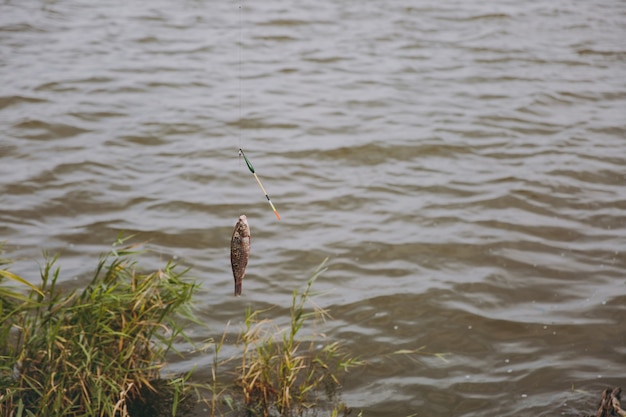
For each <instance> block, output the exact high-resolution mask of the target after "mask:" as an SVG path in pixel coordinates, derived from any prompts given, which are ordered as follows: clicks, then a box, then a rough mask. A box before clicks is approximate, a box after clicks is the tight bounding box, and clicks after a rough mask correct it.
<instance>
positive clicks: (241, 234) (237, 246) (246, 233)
mask: <svg viewBox="0 0 626 417" xmlns="http://www.w3.org/2000/svg"><path fill="white" fill-rule="evenodd" d="M248 258H250V227H249V226H248V219H247V217H246V215H245V214H242V215H241V216H239V221H237V224H236V225H235V230H234V231H233V237H232V239H231V240H230V265H231V266H232V268H233V278H234V279H235V296H239V295H241V287H242V283H243V277H244V275H246V267H247V266H248Z"/></svg>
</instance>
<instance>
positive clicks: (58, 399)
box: [0, 237, 360, 417]
mask: <svg viewBox="0 0 626 417" xmlns="http://www.w3.org/2000/svg"><path fill="white" fill-rule="evenodd" d="M125 240H126V239H122V238H121V237H120V238H118V241H117V242H116V243H115V244H114V245H113V247H112V249H111V250H110V251H109V252H108V253H107V254H105V255H103V256H101V257H100V259H99V262H98V265H97V267H96V270H95V273H94V276H93V278H92V280H91V281H90V282H89V284H88V285H87V286H86V287H85V288H83V289H80V290H74V291H64V290H63V288H62V287H63V286H62V285H60V282H61V281H60V280H59V276H60V272H61V270H60V268H58V267H57V266H56V264H57V257H50V256H46V255H45V264H44V265H43V266H42V268H41V271H40V283H39V284H38V285H34V284H32V283H30V282H29V281H27V280H25V279H23V278H21V277H19V276H17V275H15V274H13V273H12V272H10V271H8V270H7V269H6V268H5V267H3V265H5V264H6V263H8V261H7V260H3V259H0V284H2V285H0V323H2V326H0V417H33V416H50V417H56V416H59V417H60V416H64V417H66V416H69V417H87V416H89V417H104V416H107V417H108V416H111V417H143V416H146V417H147V416H151V417H152V416H176V415H188V413H189V410H190V408H191V407H192V406H193V404H194V401H191V400H201V401H203V402H205V404H206V405H207V406H208V408H209V415H211V416H216V415H229V416H237V415H246V416H254V415H258V416H260V415H263V416H265V417H269V416H296V415H298V416H302V415H308V414H309V410H314V411H313V414H315V415H323V413H324V412H326V411H327V412H328V413H327V415H331V416H339V415H347V413H348V411H349V410H348V409H347V408H346V407H345V406H344V405H343V404H339V402H338V401H337V398H336V393H337V389H338V387H339V386H340V376H341V373H343V372H345V371H347V370H348V369H349V368H350V367H352V366H355V365H359V364H360V362H359V361H358V360H356V359H353V358H350V357H349V356H348V355H347V354H345V353H344V352H343V349H342V348H341V346H340V345H339V344H338V343H336V342H334V343H331V342H328V341H327V340H326V338H325V335H323V334H322V333H320V332H318V331H316V329H317V328H318V325H319V324H320V322H322V321H324V320H325V319H327V318H329V317H330V316H329V314H328V312H327V311H326V310H324V309H322V308H320V307H318V306H317V305H316V304H315V303H314V302H313V300H312V295H313V293H312V285H313V283H314V282H315V280H316V279H317V277H318V276H319V275H320V274H321V273H323V272H324V271H325V270H326V268H325V262H324V263H322V264H321V265H320V266H319V268H318V269H317V270H316V271H315V273H314V274H313V276H312V278H311V279H310V280H309V281H308V283H307V285H306V288H305V289H304V290H302V291H300V292H299V291H297V290H296V291H294V292H293V297H292V303H291V308H290V310H289V315H288V324H286V325H284V326H280V325H278V324H276V322H277V320H281V318H278V319H273V320H269V319H264V318H262V316H263V315H264V314H265V313H266V311H261V310H257V311H253V310H251V309H248V310H247V311H246V315H245V326H244V329H242V331H241V334H240V337H239V343H238V344H237V346H238V347H240V348H241V350H240V351H236V352H235V353H234V354H233V355H231V356H230V357H227V358H226V359H221V358H219V359H218V356H219V355H220V352H221V350H222V347H223V345H224V343H225V341H226V340H227V338H226V335H227V330H225V331H224V333H223V335H222V337H221V339H219V340H216V341H214V340H208V341H207V343H206V345H205V347H212V348H213V350H214V361H213V363H212V366H211V376H210V380H209V381H205V382H194V376H193V375H192V374H193V370H191V371H189V372H188V373H187V374H185V375H181V376H177V377H173V378H162V376H161V371H162V370H163V366H164V364H165V360H166V357H167V355H168V354H170V353H176V350H175V347H174V343H175V342H176V343H178V342H179V341H181V340H182V341H185V342H186V344H187V345H192V346H193V345H194V344H193V342H192V341H191V340H190V338H189V337H188V336H187V335H186V334H185V332H184V329H183V326H185V324H187V323H189V322H190V321H193V322H195V323H196V325H201V324H200V323H198V322H197V320H196V319H195V318H194V315H193V312H192V304H191V299H192V296H193V294H194V292H195V289H196V288H197V287H196V285H195V284H193V283H189V282H186V280H183V276H184V275H185V274H186V273H187V272H188V270H181V269H180V268H178V267H177V266H176V265H175V264H173V263H171V262H169V263H167V264H166V265H165V266H164V267H163V268H161V269H159V270H157V271H155V272H149V273H143V272H141V271H140V270H139V268H138V267H137V265H136V262H135V260H134V258H135V256H136V255H137V253H138V252H139V251H138V250H137V246H131V245H126V244H125ZM118 248H120V249H118ZM7 280H8V281H12V282H15V283H18V284H20V285H22V287H25V288H27V289H29V292H28V293H24V292H20V291H16V290H13V289H11V288H10V287H9V286H7V285H6V282H3V281H7ZM226 329H228V325H226ZM203 350H204V349H203ZM235 363H240V365H234V364H235ZM224 367H227V368H228V370H227V371H224V370H223V368H224ZM233 370H234V371H235V377H234V381H233V375H232V373H231V372H232V371H233ZM233 382H234V383H233ZM316 412H317V413H316ZM319 412H321V413H322V414H319Z"/></svg>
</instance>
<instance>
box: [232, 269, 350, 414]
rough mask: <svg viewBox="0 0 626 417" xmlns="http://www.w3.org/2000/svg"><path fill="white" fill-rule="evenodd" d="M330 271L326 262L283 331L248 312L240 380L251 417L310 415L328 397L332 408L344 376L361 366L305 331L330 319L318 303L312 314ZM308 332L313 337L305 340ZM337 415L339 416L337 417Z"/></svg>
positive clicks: (296, 299) (320, 336)
mask: <svg viewBox="0 0 626 417" xmlns="http://www.w3.org/2000/svg"><path fill="white" fill-rule="evenodd" d="M324 271H325V268H324V263H322V265H320V267H319V268H318V269H317V271H316V272H315V274H314V275H313V277H312V278H311V279H310V280H309V281H308V284H307V286H306V288H305V289H304V291H303V292H302V293H300V294H299V293H298V291H297V290H296V291H294V293H293V299H292V304H291V309H290V323H289V325H288V326H286V327H284V328H280V327H279V326H276V325H275V324H274V323H273V322H272V321H270V320H261V319H260V318H259V316H260V314H261V313H262V311H254V312H252V311H251V310H250V309H248V311H247V313H246V321H245V330H244V331H243V332H242V334H241V336H240V342H241V344H242V345H243V351H242V357H241V365H240V366H239V367H238V368H237V377H236V385H237V386H238V387H239V388H240V390H241V393H242V395H243V400H244V402H245V404H246V407H247V413H248V414H252V415H263V416H266V417H267V416H300V415H305V414H306V413H307V410H309V409H311V408H313V407H314V406H316V405H319V404H320V402H321V400H320V393H325V395H326V401H327V402H328V403H331V402H332V401H333V400H334V395H335V393H336V390H337V387H338V386H339V379H338V375H339V373H340V372H342V371H347V370H348V368H350V367H351V366H355V365H358V364H360V362H359V361H358V360H356V359H353V358H350V357H348V356H347V355H345V354H344V353H343V352H342V350H341V349H340V346H339V344H338V343H336V342H335V343H328V344H324V343H321V341H320V339H323V338H324V335H323V334H320V333H315V332H312V331H311V330H310V328H309V327H305V325H306V324H312V326H313V328H314V327H315V323H317V322H318V321H320V320H324V319H325V318H327V317H329V316H328V312H327V311H325V310H323V309H321V308H319V307H318V306H316V305H315V304H312V305H313V309H312V310H307V304H309V302H311V295H312V294H311V286H312V285H313V282H314V281H315V279H316V278H317V277H318V276H319V275H320V274H321V273H322V272H324ZM302 332H308V333H309V334H308V335H307V337H304V338H302V337H301V333H302ZM337 410H338V409H337V408H335V410H334V411H333V415H337Z"/></svg>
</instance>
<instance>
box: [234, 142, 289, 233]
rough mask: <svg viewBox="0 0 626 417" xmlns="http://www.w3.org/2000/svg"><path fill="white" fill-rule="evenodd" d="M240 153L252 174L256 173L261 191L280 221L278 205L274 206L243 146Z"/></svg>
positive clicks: (255, 177)
mask: <svg viewBox="0 0 626 417" xmlns="http://www.w3.org/2000/svg"><path fill="white" fill-rule="evenodd" d="M239 155H240V156H243V159H244V161H246V165H248V169H249V170H250V172H251V173H252V175H254V179H256V182H257V184H259V187H261V191H263V194H265V198H267V202H268V203H270V207H272V210H274V214H275V215H276V218H277V219H278V220H279V221H280V214H278V210H276V207H274V203H272V200H271V199H270V196H269V195H268V194H267V191H265V188H264V187H263V184H261V180H260V179H259V177H258V176H257V175H256V172H254V167H253V166H252V163H251V162H250V160H249V159H248V158H247V157H246V154H245V153H243V149H241V148H239Z"/></svg>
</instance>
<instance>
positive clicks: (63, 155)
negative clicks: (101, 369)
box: [0, 0, 626, 417]
mask: <svg viewBox="0 0 626 417" xmlns="http://www.w3.org/2000/svg"><path fill="white" fill-rule="evenodd" d="M240 6H241V8H240ZM624 38H626V3H624V2H620V1H609V0H605V1H590V2H565V1H556V2H555V1H547V0H534V1H527V2H521V3H520V2H510V1H507V2H497V3H492V4H485V3H484V2H478V1H470V2H466V1H465V2H425V1H414V2H400V1H394V0H389V1H370V2H356V1H342V2H331V1H315V2H314V1H298V2H289V1H284V0H268V1H264V2H254V3H252V2H248V1H245V0H244V1H242V2H233V1H229V2H226V1H223V2H204V1H182V2H166V1H156V2H141V3H140V2H121V1H109V2H99V3H94V2H87V1H68V0H59V1H55V2H39V1H31V0H25V1H19V2H18V1H6V2H4V3H3V4H2V5H0V77H1V80H2V87H0V124H1V125H2V128H3V129H2V130H3V133H2V135H1V136H0V234H1V236H2V239H3V240H5V241H6V242H7V243H6V244H5V249H4V251H5V254H4V255H5V256H10V257H11V258H13V259H17V260H18V262H17V263H16V264H14V265H13V267H12V270H13V271H15V272H18V273H20V274H23V275H26V276H32V277H36V275H37V271H38V267H39V264H40V263H41V255H40V253H41V249H42V248H43V249H47V250H48V251H49V252H53V253H54V252H58V251H62V256H61V259H60V265H61V266H62V268H63V271H64V275H63V276H64V278H63V279H64V280H65V281H66V283H67V285H77V286H79V285H82V284H84V283H85V281H86V280H87V279H88V278H89V277H90V274H91V273H92V271H93V268H94V267H95V263H96V255H97V254H99V253H101V252H103V251H105V250H106V249H107V247H108V246H109V245H110V244H111V243H112V242H113V241H114V239H115V237H116V235H117V234H118V233H119V232H121V231H125V232H126V233H127V234H132V233H135V234H137V235H138V237H137V238H136V239H138V240H146V241H149V243H148V244H147V246H148V247H149V248H150V249H152V251H153V252H152V253H151V254H149V255H146V257H145V258H142V259H143V261H142V262H144V264H147V266H153V265H159V264H162V263H163V262H164V261H165V260H167V259H170V258H172V257H175V258H176V259H177V260H178V261H179V262H180V263H182V264H183V265H186V266H191V267H192V268H193V269H192V275H193V276H195V277H197V279H198V281H199V282H200V283H201V285H202V291H201V293H200V295H199V297H200V298H199V299H198V300H197V302H198V305H199V306H200V311H199V314H200V315H201V316H202V318H203V320H205V321H206V322H207V323H208V324H209V326H210V329H211V332H210V333H209V334H205V333H204V332H205V330H202V329H190V330H191V331H192V332H195V334H196V336H197V337H198V339H201V338H204V337H210V336H213V337H219V335H221V333H222V332H223V331H224V326H225V323H226V322H228V321H231V328H230V329H231V332H232V333H233V335H234V334H235V333H236V331H237V329H238V326H239V325H240V322H241V319H242V317H243V314H244V311H245V309H246V307H247V306H248V305H253V306H254V307H263V306H270V305H277V306H279V308H277V309H275V310H273V312H272V313H271V314H270V315H272V314H273V315H275V317H276V318H277V319H278V320H279V321H280V320H282V318H281V317H282V315H283V314H284V313H285V308H286V307H287V306H288V305H289V302H290V299H291V293H292V291H293V289H295V288H301V287H302V286H303V285H304V284H305V282H306V280H307V278H308V276H309V274H310V273H311V271H313V270H314V268H315V267H316V266H317V265H318V264H319V263H320V262H321V261H322V260H323V259H324V258H325V257H329V271H328V272H326V273H325V274H324V275H323V276H322V277H321V278H320V279H319V280H318V282H317V283H316V290H319V291H321V292H322V293H323V294H322V295H320V296H318V297H317V302H318V303H319V304H320V305H322V306H323V307H325V308H328V309H330V311H331V313H332V315H333V317H334V320H333V321H331V322H329V323H328V324H327V325H326V326H325V328H324V331H325V332H326V333H327V334H328V336H329V338H330V339H331V340H339V341H341V342H342V343H344V344H345V346H346V347H347V348H348V349H349V350H350V351H352V352H353V353H354V354H356V355H360V356H361V357H362V358H363V359H365V360H366V361H367V363H368V364H367V366H365V367H362V368H359V369H358V370H355V371H352V372H351V373H350V374H348V376H347V378H346V379H345V384H344V389H343V400H344V401H345V402H346V403H347V404H348V405H349V406H351V407H354V408H355V409H356V410H363V414H364V415H365V416H368V417H372V416H407V415H410V414H414V413H417V414H416V415H427V416H449V415H463V416H494V415H498V416H554V415H577V414H580V412H581V411H586V412H591V411H592V410H591V408H593V406H594V405H595V402H596V400H597V399H598V398H599V394H600V391H601V389H603V388H604V387H605V386H616V385H621V386H622V387H625V386H626V377H625V376H624V375H625V373H624V369H625V368H624V365H625V364H626V324H625V318H626V308H625V307H624V306H625V305H626V274H625V272H626V255H625V253H624V251H625V250H626V187H625V184H626V168H624V167H625V166H626V123H625V120H626V77H625V75H626V47H625V46H624V45H625V44H624V41H623V40H624ZM239 147H243V148H244V149H245V150H246V153H247V155H248V157H249V158H250V160H251V161H252V162H253V164H254V165H255V168H256V169H257V172H258V174H259V176H260V178H261V179H262V180H263V182H264V185H265V187H266V189H267V191H268V192H269V194H270V196H271V197H272V200H273V201H274V203H275V204H276V206H277V208H278V210H279V211H280V213H281V215H282V218H283V220H282V221H281V222H277V221H276V219H275V218H274V216H273V214H272V212H271V209H270V207H269V206H268V205H267V203H266V201H265V198H264V197H263V195H262V193H261V191H260V190H259V189H258V187H257V185H256V183H255V181H254V179H253V177H252V176H251V175H250V173H249V172H248V171H247V169H246V167H245V164H244V163H243V161H242V160H240V159H238V158H237V149H238V148H239ZM240 214H246V215H247V216H248V219H249V222H250V226H251V230H252V256H251V259H250V264H249V266H248V275H247V277H246V280H245V282H244V296H243V297H242V298H240V299H235V298H233V297H232V291H233V284H232V276H231V272H230V265H229V249H228V248H229V241H230V235H231V233H232V229H233V227H234V225H235V222H236V220H237V218H238V216H239V215H240ZM153 261H154V262H153ZM230 341H232V338H231V339H229V342H230ZM422 346H425V348H424V351H425V352H432V353H437V352H440V353H447V355H446V356H444V358H443V359H441V358H439V357H433V356H427V355H419V354H394V352H397V351H399V350H415V349H418V348H420V347H422ZM228 348H229V347H227V349H228ZM233 351H234V349H233ZM210 362H211V358H210V357H203V356H201V355H195V356H194V357H192V358H186V359H180V360H178V362H175V363H173V364H172V366H173V367H174V368H176V369H182V370H184V369H190V367H191V366H193V365H198V366H199V368H200V373H199V377H200V378H201V377H202V376H203V375H205V376H207V377H208V365H209V364H210ZM205 369H206V371H205ZM204 372H206V373H204ZM572 388H574V390H573V389H572ZM577 389H580V390H583V391H584V392H579V391H575V390H577Z"/></svg>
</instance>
